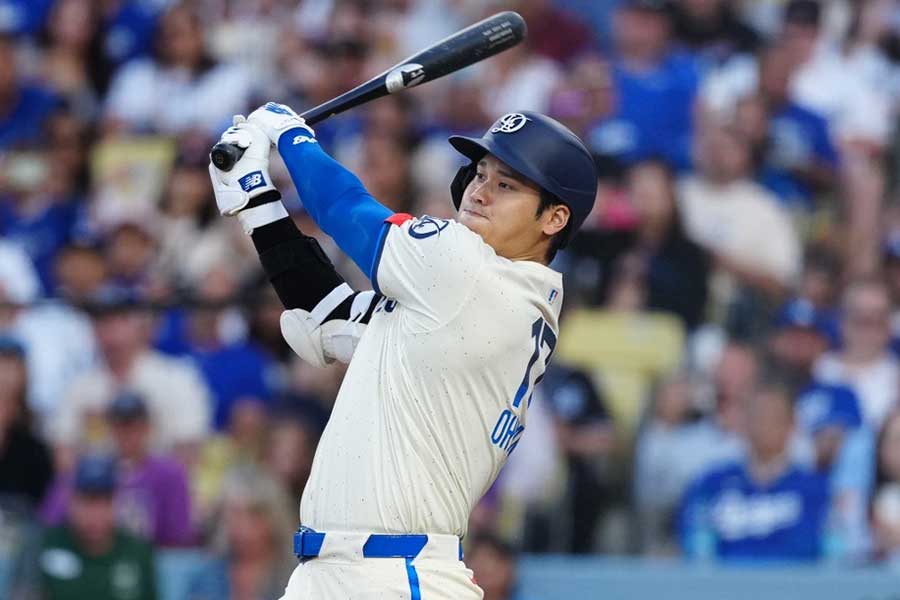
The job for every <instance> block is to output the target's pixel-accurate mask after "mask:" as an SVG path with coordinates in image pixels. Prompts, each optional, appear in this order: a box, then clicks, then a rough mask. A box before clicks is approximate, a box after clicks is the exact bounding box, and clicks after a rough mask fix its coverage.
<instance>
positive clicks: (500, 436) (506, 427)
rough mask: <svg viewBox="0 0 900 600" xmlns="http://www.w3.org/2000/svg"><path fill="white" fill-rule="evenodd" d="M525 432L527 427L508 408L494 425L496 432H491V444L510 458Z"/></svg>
mask: <svg viewBox="0 0 900 600" xmlns="http://www.w3.org/2000/svg"><path fill="white" fill-rule="evenodd" d="M523 431H525V426H524V425H522V424H521V423H519V417H517V416H516V415H515V413H514V412H513V411H511V410H509V409H508V408H507V409H506V410H504V411H503V412H502V413H500V418H498V419H497V424H496V425H494V430H493V431H492V432H491V443H492V444H493V445H495V446H497V447H498V448H500V449H501V450H503V451H504V452H506V455H507V456H509V455H510V454H512V451H513V450H515V449H516V446H518V445H519V439H520V438H521V437H522V432H523Z"/></svg>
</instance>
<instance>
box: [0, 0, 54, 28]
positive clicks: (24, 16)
mask: <svg viewBox="0 0 900 600" xmlns="http://www.w3.org/2000/svg"><path fill="white" fill-rule="evenodd" d="M52 5H53V0H0V31H5V32H8V33H11V34H29V35H30V34H35V33H37V32H38V31H40V29H41V27H43V25H44V23H45V22H46V21H47V14H48V13H49V12H50V7H51V6H52Z"/></svg>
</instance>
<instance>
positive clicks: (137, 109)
mask: <svg viewBox="0 0 900 600" xmlns="http://www.w3.org/2000/svg"><path fill="white" fill-rule="evenodd" d="M251 83H252V82H251V79H250V77H249V76H248V74H247V73H246V71H245V70H244V69H242V68H240V67H239V66H236V65H230V64H224V63H222V64H218V65H215V66H213V67H211V68H210V69H209V70H208V71H206V72H204V73H201V74H199V75H196V76H194V77H191V75H190V74H189V73H188V72H187V71H186V70H184V69H179V68H170V67H165V66H161V65H160V64H158V63H156V62H154V61H152V60H138V61H134V62H131V63H129V64H127V65H125V66H124V67H122V70H121V71H120V72H119V73H118V75H117V76H116V77H115V79H113V81H112V84H111V86H110V91H109V95H108V98H107V106H106V110H107V113H106V116H107V117H108V118H111V119H113V120H118V121H124V122H125V123H126V124H127V125H128V126H129V127H131V128H133V129H137V130H144V129H150V130H155V131H159V132H161V133H180V132H182V131H185V130H188V129H193V128H201V129H205V130H207V131H208V132H209V133H210V134H211V135H213V136H214V137H218V135H219V134H220V133H221V129H222V128H223V125H224V126H227V125H230V122H231V116H232V115H235V114H238V113H240V112H242V111H244V109H245V108H246V107H247V104H248V103H249V100H250V94H251V91H252V86H251Z"/></svg>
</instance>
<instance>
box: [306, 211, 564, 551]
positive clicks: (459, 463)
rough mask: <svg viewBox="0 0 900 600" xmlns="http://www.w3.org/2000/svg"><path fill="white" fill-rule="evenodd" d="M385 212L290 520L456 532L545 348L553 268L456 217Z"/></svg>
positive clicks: (556, 302)
mask: <svg viewBox="0 0 900 600" xmlns="http://www.w3.org/2000/svg"><path fill="white" fill-rule="evenodd" d="M404 220H405V222H404ZM389 221H390V222H392V223H394V224H393V225H392V226H390V227H388V228H387V229H386V231H385V233H384V234H383V236H382V245H381V247H380V250H379V251H378V254H377V255H376V257H375V264H374V266H373V269H372V271H371V273H372V283H373V286H374V287H375V289H376V291H378V292H380V293H381V294H383V295H384V296H385V298H383V299H382V300H381V302H380V304H379V305H378V307H377V308H376V309H375V312H374V314H373V315H372V318H371V320H370V322H369V325H368V326H367V328H366V331H365V333H364V334H363V335H362V338H361V339H360V341H359V345H358V346H357V348H356V352H355V354H354V355H353V359H352V360H351V362H350V365H349V367H348V370H347V373H346V375H345V377H344V381H343V383H342V385H341V388H340V391H339V392H338V396H337V399H336V401H335V405H334V409H333V411H332V414H331V418H330V419H329V422H328V425H327V426H326V428H325V431H324V433H323V435H322V437H321V440H320V442H319V445H318V449H317V451H316V455H315V458H314V460H313V466H312V471H311V473H310V477H309V480H308V482H307V485H306V487H305V489H304V492H303V498H302V501H301V505H300V518H301V522H302V523H303V525H305V526H308V527H311V528H313V529H316V530H318V531H324V532H328V531H363V532H381V533H437V534H450V535H457V536H463V535H465V533H466V526H467V522H468V518H469V513H470V512H471V510H472V508H473V507H474V505H475V503H476V502H478V500H479V499H480V498H481V496H482V495H483V494H484V492H485V491H486V490H487V489H488V487H490V485H491V483H492V482H493V481H494V480H495V479H496V477H497V475H498V473H499V472H500V469H501V468H502V467H503V465H504V463H505V462H506V459H507V457H508V456H509V454H510V453H512V452H513V451H514V449H515V447H516V445H517V444H518V442H519V439H520V438H521V436H522V434H523V432H524V429H525V425H526V415H527V409H528V405H529V404H530V402H531V394H532V391H533V390H534V386H535V384H536V383H537V382H538V381H539V380H540V378H541V376H542V375H543V372H544V369H545V367H546V365H547V363H548V362H549V360H550V355H551V354H552V352H553V348H554V347H555V345H556V339H557V332H558V318H559V309H560V306H561V304H562V276H561V275H560V274H559V273H557V272H556V271H553V270H552V269H550V268H548V267H546V266H544V265H542V264H539V263H536V262H529V261H510V260H508V259H506V258H503V257H500V256H498V255H497V254H496V253H495V252H494V250H493V249H492V248H491V247H490V246H489V245H487V244H486V243H485V242H484V241H483V240H482V239H481V237H480V236H478V235H477V234H476V233H474V232H472V231H471V230H469V229H468V228H467V227H465V226H464V225H462V224H460V223H457V222H455V221H447V220H443V219H436V218H433V217H428V216H425V217H422V218H420V219H412V218H411V217H409V216H408V215H394V216H393V217H391V218H390V219H389Z"/></svg>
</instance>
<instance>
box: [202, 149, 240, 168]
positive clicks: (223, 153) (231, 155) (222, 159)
mask: <svg viewBox="0 0 900 600" xmlns="http://www.w3.org/2000/svg"><path fill="white" fill-rule="evenodd" d="M243 155H244V149H243V148H240V147H238V146H235V145H234V144H225V143H218V144H216V145H215V146H213V149H212V152H210V153H209V159H210V160H211V161H212V164H213V166H215V167H216V168H217V169H219V170H220V171H230V170H231V169H233V168H234V165H235V164H236V163H237V161H239V160H241V157H242V156H243Z"/></svg>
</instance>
